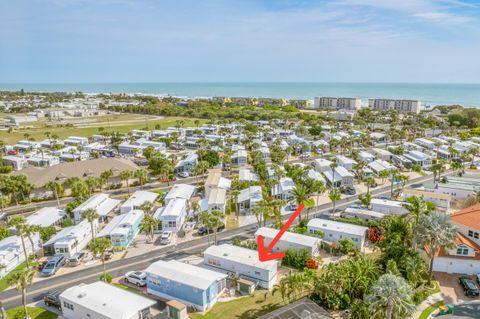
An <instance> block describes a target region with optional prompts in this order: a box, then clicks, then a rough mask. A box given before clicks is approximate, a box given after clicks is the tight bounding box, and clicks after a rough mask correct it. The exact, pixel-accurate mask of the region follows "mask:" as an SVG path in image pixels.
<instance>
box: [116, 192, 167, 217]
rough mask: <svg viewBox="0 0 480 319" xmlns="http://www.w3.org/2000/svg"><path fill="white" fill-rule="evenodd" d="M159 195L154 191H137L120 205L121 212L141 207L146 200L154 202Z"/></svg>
mask: <svg viewBox="0 0 480 319" xmlns="http://www.w3.org/2000/svg"><path fill="white" fill-rule="evenodd" d="M157 197H158V194H157V193H154V192H148V191H136V192H135V193H133V194H132V196H130V197H129V198H128V199H127V200H126V201H125V203H123V204H122V206H120V213H121V214H125V213H128V212H129V211H131V210H134V209H140V207H141V206H142V205H143V204H144V203H145V202H149V203H152V204H153V203H155V200H156V199H157Z"/></svg>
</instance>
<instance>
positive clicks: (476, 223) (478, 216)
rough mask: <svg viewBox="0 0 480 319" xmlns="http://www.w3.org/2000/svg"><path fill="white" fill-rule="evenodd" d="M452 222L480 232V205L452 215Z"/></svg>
mask: <svg viewBox="0 0 480 319" xmlns="http://www.w3.org/2000/svg"><path fill="white" fill-rule="evenodd" d="M452 221H453V222H454V223H456V224H460V225H464V226H467V227H469V228H473V229H476V230H480V203H478V204H476V205H473V206H470V207H467V208H464V209H462V210H460V211H458V212H456V213H455V214H453V215H452Z"/></svg>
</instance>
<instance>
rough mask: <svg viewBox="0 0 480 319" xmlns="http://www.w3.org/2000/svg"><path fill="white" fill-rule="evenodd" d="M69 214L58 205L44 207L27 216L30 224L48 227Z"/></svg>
mask: <svg viewBox="0 0 480 319" xmlns="http://www.w3.org/2000/svg"><path fill="white" fill-rule="evenodd" d="M66 215H67V214H66V213H65V211H64V210H62V209H58V208H56V207H43V208H40V209H39V210H38V211H36V212H35V213H33V214H32V215H30V216H28V217H27V218H26V220H27V223H28V224H29V225H37V226H40V227H47V226H50V225H53V224H55V223H56V222H57V221H59V220H61V219H63V218H64V217H65V216H66Z"/></svg>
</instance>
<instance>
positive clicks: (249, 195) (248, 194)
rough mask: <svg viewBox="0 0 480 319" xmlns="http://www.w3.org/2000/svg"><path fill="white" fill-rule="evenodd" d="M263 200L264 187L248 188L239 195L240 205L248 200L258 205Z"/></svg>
mask: <svg viewBox="0 0 480 319" xmlns="http://www.w3.org/2000/svg"><path fill="white" fill-rule="evenodd" d="M262 199H263V194H262V187H260V186H250V187H248V188H245V189H242V190H241V191H240V193H239V194H238V202H240V203H241V202H244V201H247V200H250V201H252V202H254V203H256V202H259V201H261V200H262Z"/></svg>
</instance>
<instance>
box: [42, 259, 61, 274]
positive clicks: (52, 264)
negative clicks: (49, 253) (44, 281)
mask: <svg viewBox="0 0 480 319" xmlns="http://www.w3.org/2000/svg"><path fill="white" fill-rule="evenodd" d="M63 265H65V256H64V255H55V256H53V257H52V258H51V259H50V260H49V261H48V262H47V264H46V265H45V267H43V269H42V271H41V272H40V274H42V276H46V277H49V276H53V275H55V273H56V272H57V270H59V269H60V268H61V267H62V266H63Z"/></svg>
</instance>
